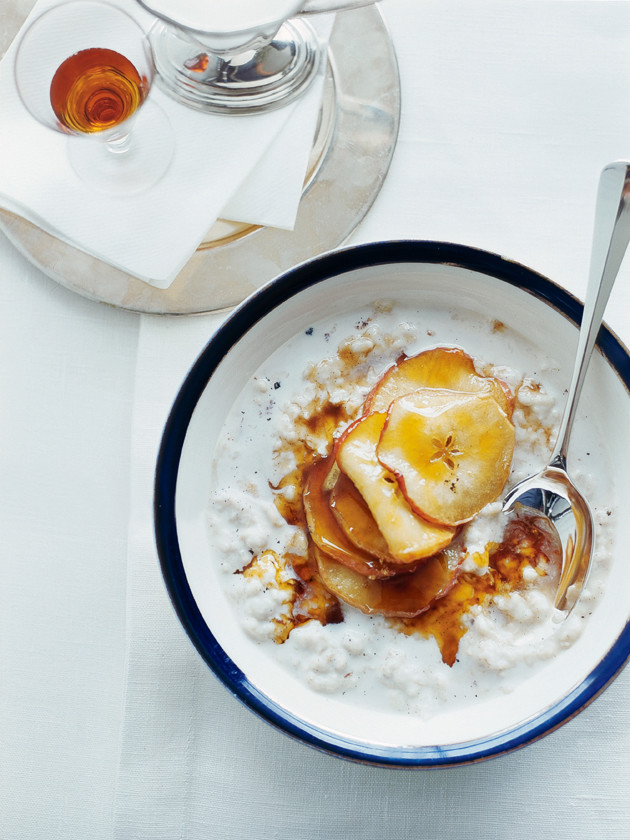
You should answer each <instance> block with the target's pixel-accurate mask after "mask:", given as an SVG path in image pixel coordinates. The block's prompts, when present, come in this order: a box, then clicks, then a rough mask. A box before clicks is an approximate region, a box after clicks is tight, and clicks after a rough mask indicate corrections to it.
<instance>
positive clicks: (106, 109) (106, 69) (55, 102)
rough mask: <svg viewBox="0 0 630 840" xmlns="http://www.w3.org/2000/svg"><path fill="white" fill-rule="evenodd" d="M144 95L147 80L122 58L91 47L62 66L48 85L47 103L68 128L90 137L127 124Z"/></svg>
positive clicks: (105, 50) (112, 51) (110, 52)
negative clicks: (48, 100) (125, 122)
mask: <svg viewBox="0 0 630 840" xmlns="http://www.w3.org/2000/svg"><path fill="white" fill-rule="evenodd" d="M147 92H148V83H147V79H146V78H144V77H141V76H140V74H139V73H138V71H137V70H136V68H135V67H134V65H133V64H132V63H131V61H129V60H128V59H127V58H125V56H124V55H121V54H120V53H118V52H116V51H115V50H108V49H101V48H100V47H94V48H91V49H87V50H81V51H80V52H78V53H75V55H72V56H70V58H67V59H66V60H65V61H64V62H63V64H61V66H60V67H59V69H58V70H57V72H56V73H55V75H54V77H53V80H52V83H51V85H50V103H51V105H52V108H53V111H54V112H55V115H56V116H57V119H58V120H59V121H60V122H61V123H62V124H63V125H65V126H66V127H67V128H69V129H71V130H72V131H81V132H85V133H92V132H96V131H104V130H105V129H108V128H113V127H114V126H117V125H119V124H120V123H121V122H123V121H124V120H126V119H127V118H128V117H130V116H131V115H132V114H133V113H134V111H135V110H136V109H137V108H138V106H139V105H140V104H141V103H142V102H143V100H144V99H145V97H146V95H147Z"/></svg>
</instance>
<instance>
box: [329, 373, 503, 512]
mask: <svg viewBox="0 0 630 840" xmlns="http://www.w3.org/2000/svg"><path fill="white" fill-rule="evenodd" d="M513 452H514V426H513V425H512V423H511V422H510V421H509V420H508V418H507V417H506V415H505V412H504V411H503V410H502V409H501V408H500V407H499V406H498V404H497V402H496V400H495V399H494V398H493V397H490V396H488V395H486V394H470V393H457V392H454V391H446V390H443V389H439V388H421V389H418V390H417V391H414V392H413V393H412V394H407V395H406V396H404V397H399V398H398V399H396V400H394V401H393V403H392V404H391V406H390V409H389V412H388V414H387V422H386V423H385V425H384V427H383V432H382V434H381V438H380V441H379V443H378V447H377V453H378V458H379V459H380V461H381V463H382V464H383V466H384V467H385V468H386V469H388V470H391V472H393V473H394V474H395V475H396V478H397V480H398V483H399V485H400V487H401V489H402V492H403V493H404V495H405V498H406V499H407V500H408V502H409V504H410V505H411V507H412V508H413V509H414V510H416V511H418V513H419V514H421V515H422V516H424V517H426V518H427V519H428V520H430V521H431V522H436V523H440V524H443V525H452V526H454V525H459V524H462V523H463V522H467V521H468V520H469V519H471V518H472V517H473V516H474V515H475V514H476V513H478V512H479V511H480V510H481V509H482V508H483V507H484V506H485V505H486V504H488V502H492V501H494V500H495V499H496V498H497V497H498V496H499V494H500V492H501V490H502V489H503V485H504V484H505V481H506V479H507V477H508V473H509V471H510V464H511V461H512V454H513ZM339 466H340V467H341V468H342V469H343V466H342V464H341V463H340V464H339Z"/></svg>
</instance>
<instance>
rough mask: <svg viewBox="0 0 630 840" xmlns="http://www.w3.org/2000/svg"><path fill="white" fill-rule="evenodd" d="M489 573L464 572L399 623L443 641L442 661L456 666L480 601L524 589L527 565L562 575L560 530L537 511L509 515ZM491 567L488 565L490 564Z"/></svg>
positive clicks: (547, 573)
mask: <svg viewBox="0 0 630 840" xmlns="http://www.w3.org/2000/svg"><path fill="white" fill-rule="evenodd" d="M486 551H487V554H488V571H487V572H486V573H485V574H483V575H477V574H475V573H474V572H472V573H471V572H464V573H462V574H461V575H460V576H459V578H458V580H457V582H456V583H455V585H454V586H453V588H452V589H451V590H450V591H449V592H448V593H447V594H446V595H444V597H442V598H440V599H439V600H438V601H436V602H435V603H434V604H433V606H432V607H431V608H430V609H429V610H427V611H426V612H424V613H422V614H421V615H419V616H416V617H415V618H410V619H400V620H396V621H393V622H392V624H393V625H394V626H396V627H397V628H398V629H399V630H400V631H401V632H403V633H405V634H406V635H412V634H413V633H419V634H420V635H422V636H424V637H425V638H428V637H430V636H433V638H434V639H435V640H436V642H437V643H438V646H439V648H440V652H441V654H442V659H443V661H444V662H445V663H446V664H447V665H453V664H454V663H455V661H456V659H457V651H458V649H459V642H460V640H461V638H462V636H463V635H464V634H465V633H466V626H465V625H464V623H463V622H462V618H463V616H464V615H465V614H466V613H467V612H468V611H469V610H470V609H471V607H473V606H476V605H478V604H487V603H489V601H490V600H491V599H492V598H493V597H495V596H496V595H500V594H507V593H509V592H514V591H516V590H519V589H523V588H524V587H525V586H526V584H525V583H524V580H523V572H524V569H525V568H526V567H527V566H530V567H532V568H533V569H535V570H536V572H537V574H538V575H540V576H541V577H542V576H550V577H551V578H552V579H553V580H556V579H557V578H558V576H559V574H560V565H561V562H562V549H561V546H560V541H559V539H558V536H557V534H556V533H555V531H553V530H552V529H551V527H550V526H549V524H548V523H547V521H546V520H545V519H544V518H543V517H541V516H538V515H536V514H535V513H532V514H526V513H525V514H519V515H516V516H513V518H511V519H508V521H507V524H506V528H505V531H504V535H503V539H502V541H501V542H500V543H499V544H498V545H497V544H495V545H492V544H490V545H489V546H488V547H487V549H486ZM484 565H485V563H484Z"/></svg>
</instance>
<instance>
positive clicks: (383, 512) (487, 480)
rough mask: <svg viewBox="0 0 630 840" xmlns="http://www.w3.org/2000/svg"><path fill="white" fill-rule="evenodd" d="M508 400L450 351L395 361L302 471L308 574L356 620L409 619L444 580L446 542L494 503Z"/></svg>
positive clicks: (454, 553) (449, 552)
mask: <svg viewBox="0 0 630 840" xmlns="http://www.w3.org/2000/svg"><path fill="white" fill-rule="evenodd" d="M512 410H513V396H512V393H511V391H510V389H509V388H508V386H507V385H506V384H505V383H504V382H502V381H501V380H499V379H496V378H494V377H487V376H481V375H479V374H478V373H477V372H476V370H475V366H474V363H473V360H472V358H471V357H470V356H469V355H467V354H466V353H464V352H463V351H462V350H460V349H456V348H445V347H438V348H435V349H431V350H426V351H424V352H422V353H419V354H418V355H416V356H405V357H402V358H401V359H400V360H399V361H398V362H397V363H396V364H395V365H394V366H393V367H391V368H390V369H389V370H388V371H386V373H385V374H384V375H383V376H382V378H381V379H380V380H379V382H378V383H377V385H376V386H375V388H374V389H373V390H372V391H371V392H370V394H369V395H368V397H367V399H366V401H365V404H364V412H363V414H362V415H361V416H360V417H359V419H358V420H356V421H354V422H353V423H352V424H351V425H350V426H348V428H347V429H345V431H344V432H343V433H342V434H341V436H340V437H339V438H338V439H337V440H336V441H335V443H334V444H333V451H332V453H331V454H330V455H329V457H328V458H326V459H324V460H321V461H318V462H317V463H315V464H314V465H313V467H312V468H311V469H310V471H309V473H308V475H307V479H306V482H305V488H304V496H303V499H304V509H305V513H306V519H307V523H308V528H309V532H310V535H311V538H312V543H313V551H314V554H315V557H316V560H317V566H318V569H319V574H320V577H321V579H322V581H323V583H324V585H325V586H326V587H327V589H328V590H329V591H330V592H332V593H333V594H334V595H336V596H338V597H339V598H340V599H341V600H342V601H345V602H346V603H348V604H350V605H352V606H354V607H356V608H358V609H359V610H361V611H363V612H366V613H380V614H383V615H386V616H398V617H407V618H409V617H413V616H416V615H419V614H420V613H422V612H424V611H425V610H427V609H428V608H429V607H430V606H431V605H432V604H433V603H435V601H436V600H437V599H439V598H441V597H442V596H443V595H445V594H446V593H447V592H448V591H449V589H450V588H451V587H452V586H453V585H454V583H455V581H456V580H457V576H458V574H459V568H460V565H461V562H462V560H463V548H462V546H461V544H460V541H458V540H456V539H455V538H456V536H457V534H458V533H459V531H460V527H461V526H462V525H463V524H464V523H466V522H469V521H470V520H471V519H472V518H473V517H474V516H475V515H476V514H477V513H478V512H479V511H480V510H481V509H482V508H483V507H485V505H487V504H488V503H489V502H492V501H494V500H495V499H497V498H498V496H499V494H500V493H501V490H502V489H503V486H504V484H505V481H506V479H507V477H508V474H509V470H510V465H511V461H512V454H513V451H514V426H513V424H512V422H511V417H512Z"/></svg>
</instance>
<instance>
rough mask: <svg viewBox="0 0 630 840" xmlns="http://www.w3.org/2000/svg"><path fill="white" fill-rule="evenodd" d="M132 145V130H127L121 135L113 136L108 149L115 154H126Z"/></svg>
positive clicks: (108, 143)
mask: <svg viewBox="0 0 630 840" xmlns="http://www.w3.org/2000/svg"><path fill="white" fill-rule="evenodd" d="M130 146H131V132H130V131H126V132H125V133H124V134H121V135H120V137H113V138H112V139H111V140H108V141H107V149H108V151H110V152H111V153H112V154H114V155H124V154H125V153H126V152H128V151H129V148H130Z"/></svg>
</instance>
